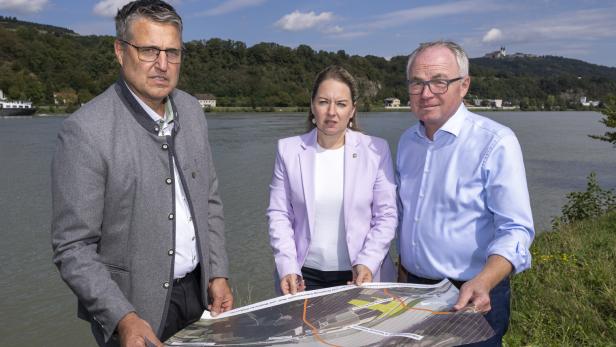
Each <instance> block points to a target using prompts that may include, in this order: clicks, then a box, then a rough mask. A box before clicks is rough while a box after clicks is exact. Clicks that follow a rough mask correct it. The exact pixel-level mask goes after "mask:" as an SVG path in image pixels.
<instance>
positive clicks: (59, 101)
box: [53, 89, 79, 106]
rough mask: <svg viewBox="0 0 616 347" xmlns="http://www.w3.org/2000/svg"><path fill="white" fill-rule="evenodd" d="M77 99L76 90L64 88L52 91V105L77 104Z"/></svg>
mask: <svg viewBox="0 0 616 347" xmlns="http://www.w3.org/2000/svg"><path fill="white" fill-rule="evenodd" d="M78 100H79V97H78V96H77V92H75V91H74V90H72V89H64V90H61V91H59V92H55V93H53V103H54V105H58V106H64V105H77V101H78Z"/></svg>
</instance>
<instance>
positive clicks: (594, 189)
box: [552, 172, 616, 229]
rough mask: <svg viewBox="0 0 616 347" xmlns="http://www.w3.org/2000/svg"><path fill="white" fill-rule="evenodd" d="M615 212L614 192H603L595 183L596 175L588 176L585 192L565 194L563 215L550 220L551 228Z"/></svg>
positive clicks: (615, 200) (615, 199)
mask: <svg viewBox="0 0 616 347" xmlns="http://www.w3.org/2000/svg"><path fill="white" fill-rule="evenodd" d="M614 210H616V195H615V194H614V190H613V189H610V190H604V189H602V188H601V187H600V186H599V183H598V182H597V174H596V173H595V172H591V173H590V175H588V182H587V184H586V191H585V192H572V193H569V194H567V203H566V204H565V205H564V206H563V208H562V213H563V215H562V216H561V217H556V218H554V219H553V220H552V227H553V228H554V229H556V228H558V227H559V226H560V225H562V224H569V223H572V222H574V221H579V220H584V219H588V218H594V217H599V216H602V215H604V214H606V213H608V212H610V211H614Z"/></svg>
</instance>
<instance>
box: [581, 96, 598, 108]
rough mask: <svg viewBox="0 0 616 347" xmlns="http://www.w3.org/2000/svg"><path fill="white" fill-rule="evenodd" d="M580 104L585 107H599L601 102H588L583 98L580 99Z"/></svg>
mask: <svg viewBox="0 0 616 347" xmlns="http://www.w3.org/2000/svg"><path fill="white" fill-rule="evenodd" d="M580 104H582V106H585V107H591V106H592V107H599V105H601V101H598V100H588V99H587V98H586V97H585V96H582V97H581V98H580Z"/></svg>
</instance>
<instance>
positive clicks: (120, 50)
mask: <svg viewBox="0 0 616 347" xmlns="http://www.w3.org/2000/svg"><path fill="white" fill-rule="evenodd" d="M113 50H114V52H115V56H116V59H117V60H118V63H120V66H124V62H123V58H124V57H123V55H124V47H123V44H122V42H120V41H119V40H115V42H114V43H113Z"/></svg>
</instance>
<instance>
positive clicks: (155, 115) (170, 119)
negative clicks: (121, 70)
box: [124, 82, 173, 124]
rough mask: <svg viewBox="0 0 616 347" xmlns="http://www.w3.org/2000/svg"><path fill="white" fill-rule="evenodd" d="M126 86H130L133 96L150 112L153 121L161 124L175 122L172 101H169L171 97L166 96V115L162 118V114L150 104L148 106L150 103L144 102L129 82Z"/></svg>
mask: <svg viewBox="0 0 616 347" xmlns="http://www.w3.org/2000/svg"><path fill="white" fill-rule="evenodd" d="M124 83H126V82H124ZM126 87H128V90H129V91H130V93H131V94H133V96H134V97H135V100H137V102H138V103H139V105H141V107H143V109H144V110H145V112H146V113H147V114H148V116H150V118H152V120H153V121H155V122H157V123H159V124H169V123H171V122H173V109H172V107H171V103H170V102H169V98H165V101H164V105H165V116H164V117H163V118H161V117H160V115H159V114H158V113H156V111H154V110H153V109H152V108H151V107H150V106H148V104H146V103H145V102H143V100H141V99H140V98H139V97H138V96H137V95H136V94H135V93H134V92H133V90H132V89H130V86H129V85H128V83H126ZM161 120H162V122H161Z"/></svg>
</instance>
